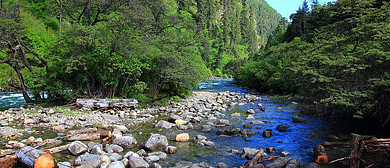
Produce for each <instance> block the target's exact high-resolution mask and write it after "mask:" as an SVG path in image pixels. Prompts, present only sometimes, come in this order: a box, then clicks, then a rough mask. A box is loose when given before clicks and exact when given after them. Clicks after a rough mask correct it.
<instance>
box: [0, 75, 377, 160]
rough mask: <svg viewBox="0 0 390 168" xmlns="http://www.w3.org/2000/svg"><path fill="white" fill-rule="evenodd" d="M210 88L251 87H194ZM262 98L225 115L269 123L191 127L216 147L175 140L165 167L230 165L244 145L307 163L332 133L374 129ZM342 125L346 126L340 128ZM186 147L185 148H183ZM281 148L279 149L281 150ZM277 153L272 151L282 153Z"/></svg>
mask: <svg viewBox="0 0 390 168" xmlns="http://www.w3.org/2000/svg"><path fill="white" fill-rule="evenodd" d="M194 91H195V92H196V91H208V92H223V91H231V92H241V93H247V92H248V90H246V89H243V88H241V87H238V86H236V85H234V81H233V80H232V79H209V80H207V81H206V82H202V83H200V84H199V85H198V87H197V88H196V89H195V90H194ZM258 96H260V97H261V100H258V101H256V102H254V103H249V102H248V103H247V104H245V105H242V106H236V107H233V108H228V109H227V111H226V112H224V113H225V119H228V120H230V121H231V122H232V123H233V125H234V126H236V127H238V128H243V124H244V123H249V122H250V121H252V120H260V121H264V122H266V123H267V124H266V125H264V126H253V127H252V129H253V130H254V131H255V132H256V133H257V134H256V135H253V136H251V137H249V138H246V139H244V138H242V137H240V136H232V137H221V136H218V135H217V134H216V129H214V130H213V131H212V132H207V133H205V132H202V131H201V130H200V129H190V130H187V132H188V133H190V135H198V134H201V135H204V136H206V137H208V138H209V140H211V141H213V142H214V143H215V146H214V147H202V148H199V147H198V146H196V145H195V144H194V143H175V142H173V143H174V144H172V145H174V146H177V147H178V149H179V150H178V153H177V154H175V155H170V156H169V157H168V159H167V160H165V161H163V162H161V165H162V166H164V167H172V166H174V165H175V164H176V163H177V162H178V161H179V160H180V161H190V162H193V163H199V162H208V163H210V164H211V165H216V164H217V163H219V162H224V163H226V164H227V165H228V167H235V166H236V167H237V166H240V165H242V164H243V163H245V162H246V161H247V160H246V159H243V158H241V157H240V154H233V153H231V152H229V151H230V150H231V149H236V150H239V151H241V150H242V149H243V148H254V149H260V148H263V149H265V148H267V147H274V148H275V149H276V150H277V151H278V152H287V153H288V154H287V156H288V157H291V158H294V159H297V160H299V161H300V162H301V163H302V164H303V165H306V164H309V163H311V162H313V157H312V156H313V147H314V146H315V145H317V144H320V143H322V142H324V141H326V140H329V137H334V136H329V135H337V136H339V137H341V138H342V139H344V140H346V139H348V135H349V134H350V133H351V132H355V133H371V132H372V130H371V129H368V127H366V128H367V130H364V129H360V128H364V127H353V128H351V127H348V126H346V125H343V126H338V125H335V123H331V122H328V121H325V120H321V119H317V118H312V117H307V116H301V115H299V114H298V112H299V109H298V108H297V107H296V106H295V105H294V103H291V102H289V101H284V102H280V101H276V100H274V99H272V96H269V95H258ZM24 103H25V102H24V99H23V96H22V94H21V93H1V94H0V110H5V109H8V108H13V107H19V106H21V105H23V104H24ZM258 103H261V104H263V106H264V107H265V109H266V111H265V112H256V113H255V114H253V115H254V117H255V119H252V120H247V119H246V116H247V115H246V114H245V111H246V110H248V109H258V107H257V104H258ZM237 111H241V112H243V115H241V116H238V117H231V116H230V115H229V114H231V113H235V112H237ZM293 116H299V117H301V118H304V119H305V120H306V121H307V122H306V123H293V122H292V117H293ZM280 124H284V125H287V126H288V128H289V130H288V131H287V132H279V131H277V130H276V127H277V126H278V125H280ZM340 128H342V129H340ZM266 129H272V130H273V135H272V137H270V138H264V137H262V132H263V131H265V130H266ZM180 149H185V150H180ZM278 152H277V153H278ZM277 153H273V154H271V155H278V154H277ZM328 154H329V157H330V160H333V159H337V158H340V157H345V156H346V155H347V154H348V150H341V151H340V150H335V151H329V153H328Z"/></svg>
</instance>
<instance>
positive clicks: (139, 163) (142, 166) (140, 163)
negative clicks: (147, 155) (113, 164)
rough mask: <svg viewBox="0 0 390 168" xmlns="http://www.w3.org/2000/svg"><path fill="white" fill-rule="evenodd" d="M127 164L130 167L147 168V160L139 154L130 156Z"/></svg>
mask: <svg viewBox="0 0 390 168" xmlns="http://www.w3.org/2000/svg"><path fill="white" fill-rule="evenodd" d="M129 165H130V167H131V168H149V164H148V162H146V161H145V160H144V159H143V158H141V157H139V156H133V157H130V158H129Z"/></svg>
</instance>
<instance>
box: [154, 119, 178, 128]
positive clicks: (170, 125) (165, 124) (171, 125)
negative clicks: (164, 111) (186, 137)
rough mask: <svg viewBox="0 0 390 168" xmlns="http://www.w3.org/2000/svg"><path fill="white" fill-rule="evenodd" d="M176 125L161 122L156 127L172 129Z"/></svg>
mask: <svg viewBox="0 0 390 168" xmlns="http://www.w3.org/2000/svg"><path fill="white" fill-rule="evenodd" d="M174 125H175V124H172V123H169V122H167V121H164V120H161V121H159V122H158V123H157V124H156V125H155V126H154V127H156V128H162V129H171V128H172V127H173V126H174Z"/></svg>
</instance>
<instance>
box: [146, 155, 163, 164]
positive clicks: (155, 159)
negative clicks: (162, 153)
mask: <svg viewBox="0 0 390 168" xmlns="http://www.w3.org/2000/svg"><path fill="white" fill-rule="evenodd" d="M159 160H160V158H158V157H157V156H147V157H145V161H146V162H148V163H153V162H157V161H159Z"/></svg>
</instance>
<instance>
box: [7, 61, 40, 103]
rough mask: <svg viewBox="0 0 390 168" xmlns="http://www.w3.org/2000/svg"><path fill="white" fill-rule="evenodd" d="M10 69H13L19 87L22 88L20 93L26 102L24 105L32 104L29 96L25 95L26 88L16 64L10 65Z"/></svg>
mask: <svg viewBox="0 0 390 168" xmlns="http://www.w3.org/2000/svg"><path fill="white" fill-rule="evenodd" d="M10 66H11V67H12V68H14V70H15V72H16V74H17V75H18V78H19V81H20V87H22V93H23V97H24V100H26V103H33V102H34V101H33V100H32V99H31V98H30V96H29V95H28V93H27V87H26V85H25V84H24V79H23V75H22V74H21V73H20V66H19V64H18V63H15V64H10Z"/></svg>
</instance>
